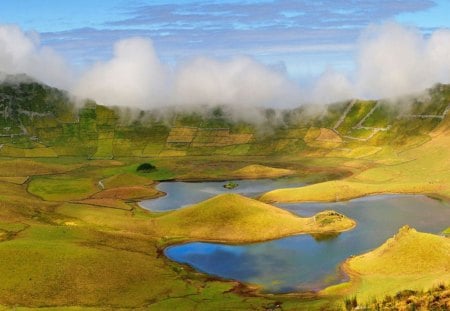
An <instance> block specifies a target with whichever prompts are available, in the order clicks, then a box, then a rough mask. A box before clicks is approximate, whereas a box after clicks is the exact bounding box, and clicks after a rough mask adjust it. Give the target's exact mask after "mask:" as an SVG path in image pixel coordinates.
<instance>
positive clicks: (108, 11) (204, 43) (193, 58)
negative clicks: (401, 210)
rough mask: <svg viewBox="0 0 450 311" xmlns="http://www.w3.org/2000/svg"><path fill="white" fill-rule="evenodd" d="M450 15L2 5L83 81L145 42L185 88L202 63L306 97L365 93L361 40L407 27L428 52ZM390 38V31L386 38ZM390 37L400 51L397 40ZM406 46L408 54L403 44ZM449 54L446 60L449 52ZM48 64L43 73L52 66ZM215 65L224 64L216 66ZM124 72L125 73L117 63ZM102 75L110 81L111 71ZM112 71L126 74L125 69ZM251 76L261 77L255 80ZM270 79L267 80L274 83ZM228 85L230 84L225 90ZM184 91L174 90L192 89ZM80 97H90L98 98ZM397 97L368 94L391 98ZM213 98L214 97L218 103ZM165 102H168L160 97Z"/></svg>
mask: <svg viewBox="0 0 450 311" xmlns="http://www.w3.org/2000/svg"><path fill="white" fill-rule="evenodd" d="M448 16H450V0H408V1H402V0H393V1H385V0H359V1H356V0H346V1H344V0H324V1H319V0H317V1H316V0H296V1H293V0H271V1H254V0H240V1H237V0H223V1H202V0H179V1H166V0H154V1H149V0H130V1H125V0H96V1H92V0H78V1H60V0H0V25H4V26H5V27H6V26H14V27H17V29H18V30H19V32H20V33H21V34H17V36H20V35H23V36H25V37H26V38H28V39H30V40H31V41H33V43H32V44H33V45H34V50H35V52H36V53H37V54H39V55H37V56H36V55H33V57H37V58H39V59H42V57H44V58H46V57H47V58H57V59H58V64H57V65H55V68H56V69H55V71H57V70H61V71H62V69H61V68H63V67H64V66H66V67H67V68H68V69H67V70H68V71H71V73H72V74H73V75H75V76H76V75H78V76H83V77H90V78H91V79H95V78H98V75H97V76H96V75H94V74H92V71H93V70H94V71H95V70H96V71H97V73H98V72H99V70H100V71H102V69H101V68H100V69H99V66H101V65H102V64H103V65H105V64H106V63H109V64H110V65H111V62H112V63H113V65H112V66H114V59H115V58H117V56H118V49H120V48H118V47H117V45H118V44H120V42H121V41H124V40H125V41H126V40H130V38H135V39H138V40H147V41H148V42H150V46H149V45H147V44H146V43H144V42H143V41H140V44H139V43H138V44H131V45H130V46H131V47H134V48H137V49H138V50H146V51H147V52H148V53H150V54H152V57H153V58H157V59H156V60H155V59H153V60H151V59H146V60H145V61H147V65H148V66H150V67H151V68H152V69H154V70H157V71H158V73H159V74H162V72H167V71H172V72H176V77H175V78H174V77H171V78H170V81H171V82H170V83H171V84H177V83H175V82H174V81H176V80H177V79H178V78H179V76H181V74H180V71H183V70H184V71H186V70H187V71H189V70H194V75H198V70H195V68H197V69H199V68H200V67H202V66H200V63H201V59H203V60H204V62H203V63H201V64H203V65H205V64H206V65H207V66H209V68H210V70H208V73H203V75H208V74H210V72H215V70H216V71H217V72H222V70H223V67H225V66H227V67H229V66H232V65H233V64H234V65H235V66H236V68H243V67H245V66H250V67H252V68H256V67H258V66H262V67H258V69H255V70H256V71H257V70H262V71H264V72H266V71H268V74H269V75H270V73H274V74H275V75H276V74H282V75H283V77H282V78H283V79H288V80H289V83H285V81H282V82H279V84H280V85H283V88H284V90H286V89H290V92H291V91H292V92H293V93H296V92H297V93H298V92H301V91H300V90H293V87H292V86H291V85H288V84H290V83H297V84H301V85H302V87H303V88H309V89H308V92H309V93H314V92H316V93H320V92H321V90H320V88H319V86H320V84H325V85H327V83H328V84H330V83H331V82H332V81H333V85H336V83H334V82H335V81H336V80H337V81H338V82H339V81H340V83H341V87H339V89H341V91H342V90H343V91H342V92H341V95H349V96H351V95H364V94H362V91H359V93H360V94H359V93H358V92H354V89H356V87H355V86H354V85H353V84H355V79H358V80H364V79H365V78H367V77H365V76H358V74H360V72H361V70H363V71H364V68H366V67H367V66H365V63H364V62H363V61H362V58H361V57H363V56H361V55H364V54H367V55H366V56H367V57H369V58H370V57H373V56H374V55H369V54H370V53H369V52H368V51H365V50H364V46H363V45H362V42H365V43H366V44H367V45H370V44H371V43H372V42H373V41H374V40H375V41H376V40H378V41H379V42H378V43H379V44H382V45H383V44H384V47H385V48H386V49H387V50H389V49H390V47H389V45H388V44H386V42H384V41H383V40H384V39H383V38H384V37H383V35H384V36H388V35H389V33H390V32H394V33H395V32H396V31H397V30H398V29H397V30H396V29H393V28H396V27H400V28H402V29H403V30H404V31H405V33H401V31H400V30H399V31H397V32H398V35H399V36H400V39H402V40H403V39H404V38H409V35H408V34H412V33H413V34H412V36H415V38H411V40H412V41H414V40H416V41H420V42H421V43H418V44H422V46H429V45H430V41H433V40H430V38H431V37H433V35H434V34H436V33H437V32H440V31H443V30H448V28H449V27H450V19H449V18H448ZM386 25H390V26H389V27H387V26H386ZM388 28H389V29H388ZM8 29H9V30H7V31H6V30H5V31H6V32H8V33H11V32H13V31H12V30H11V29H12V28H11V27H9V28H8ZM373 29H377V30H375V32H378V35H375V36H372V37H371V38H370V35H369V34H368V33H370V32H371V31H372V32H373V31H374V30H373ZM381 31H385V32H386V33H385V34H383V35H382V34H380V32H381ZM368 37H369V39H368ZM374 37H375V39H374ZM435 37H438V36H435ZM26 38H25V39H26ZM22 39H23V38H22ZM25 39H23V40H25ZM385 39H386V40H387V39H389V38H385ZM391 39H392V40H393V43H394V45H396V40H395V38H391ZM8 40H10V41H7V40H6V39H5V40H4V41H5V42H7V43H8V42H13V41H14V40H17V38H14V40H12V39H11V37H10V39H8ZM365 40H366V41H365ZM367 40H369V41H367ZM370 40H372V41H370ZM440 40H444V41H445V42H444V43H446V41H447V37H446V36H440ZM434 41H436V40H434ZM0 43H1V37H0ZM7 43H5V44H7ZM9 44H11V43H9ZM405 44H406V45H407V44H413V45H414V44H415V43H411V42H409V43H408V42H405ZM0 47H1V46H0ZM123 49H124V48H122V50H123ZM399 49H400V50H403V51H405V49H403V46H402V47H399ZM421 49H422V50H423V48H418V50H417V52H418V53H420V51H419V50H421ZM6 50H7V49H6ZM44 50H46V51H44ZM391 52H393V53H395V51H391ZM15 53H16V51H15ZM36 53H35V54H36ZM41 54H45V55H44V56H43V55H41ZM49 54H51V55H50V56H49ZM119 54H120V53H119ZM125 54H127V52H125V51H122V56H124V55H125ZM428 54H430V53H428ZM428 54H427V55H428ZM441 54H442V53H441ZM442 55H447V54H446V51H444V54H442ZM138 56H140V57H141V58H145V56H143V55H138ZM422 56H423V55H422ZM124 57H127V56H124ZM129 57H130V58H133V57H134V56H131V55H129ZM411 57H412V58H414V57H419V58H420V57H421V56H420V55H412V56H411ZM199 59H200V60H199ZM388 61H389V60H388ZM233 62H234V63H233ZM248 62H251V64H250V63H248ZM391 62H392V61H391ZM411 62H412V60H411ZM44 63H45V62H44ZM44 63H43V64H42V66H43V67H45V66H46V65H45V64H44ZM156 63H161V64H156ZM407 65H408V64H406V65H405V66H406V67H407ZM425 65H429V64H425ZM425 65H423V66H424V67H425ZM161 66H162V67H164V68H162V67H161ZM214 66H216V67H220V66H222V67H221V68H215V69H214ZM116 67H120V68H122V67H121V65H117V64H116ZM159 67H161V68H159ZM400 67H402V66H400ZM406 67H405V68H406ZM23 68H28V67H27V66H24V67H23ZM57 68H60V69H57ZM103 69H104V70H103V72H104V73H103V74H106V73H105V70H106V71H108V70H109V69H108V70H107V69H105V68H103ZM0 70H2V68H1V67H0ZM3 70H4V69H3ZM240 70H242V69H240ZM237 71H239V70H237ZM269 71H270V72H269ZM112 72H114V73H116V74H119V72H120V69H118V68H116V69H114V70H112ZM410 73H411V72H408V74H410ZM172 74H173V73H172ZM220 74H221V73H220ZM220 74H219V75H220ZM433 74H435V79H431V80H432V81H435V80H436V79H437V78H438V75H439V78H440V77H441V76H442V74H441V73H439V74H437V73H433ZM229 75H230V76H232V75H233V73H231V72H230V73H229ZM94 76H95V77H94ZM250 76H251V77H250V78H251V79H254V75H253V76H252V75H250ZM250 78H249V79H250ZM272 78H273V79H275V80H276V79H277V77H272ZM371 78H372V77H368V78H367V79H366V80H368V81H369V80H371ZM70 79H76V78H73V77H71V78H70ZM70 79H69V78H67V80H70ZM77 79H79V77H78V78H77ZM230 79H231V78H230ZM270 79H271V78H268V81H272V80H270ZM55 80H58V79H55ZM205 80H208V79H207V78H206V79H203V81H204V83H205ZM328 80H329V81H328ZM351 80H353V81H351ZM431 80H430V81H431ZM327 81H328V82H327ZM153 82H154V83H156V82H157V81H153ZM272 82H273V81H272ZM372 82H373V81H371V83H372ZM67 83H69V82H67ZM227 83H228V82H224V84H225V86H228V84H229V83H228V84H227ZM185 84H186V83H184V84H183V83H182V86H176V87H175V88H176V89H180V88H181V89H186V88H189V87H188V86H186V85H185ZM350 84H351V85H350ZM261 85H262V84H261ZM337 85H340V84H339V83H338V84H337ZM415 86H417V85H415ZM415 86H414V87H415ZM158 87H164V86H162V85H160V86H158ZM192 87H193V88H194V89H195V88H196V87H197V88H198V86H195V87H194V86H192ZM71 88H73V89H77V90H80V89H83V88H85V87H79V86H78V85H77V86H73V87H71ZM102 88H103V89H105V87H104V86H103V87H99V88H97V89H102ZM222 88H223V87H222ZM358 88H359V90H361V87H358ZM410 88H411V87H410ZM217 89H221V87H216V90H217ZM350 89H352V90H350ZM362 89H364V87H362ZM402 90H403V89H402ZM405 90H408V88H405ZM99 92H100V91H99ZM171 92H173V91H171ZM186 92H187V91H186ZM303 92H304V90H303ZM81 93H83V94H84V95H90V94H89V92H81ZM94 93H95V92H94ZM293 93H290V94H293ZM369 93H370V92H369ZM391 93H392V92H378V93H377V92H374V94H366V95H367V96H389V95H391ZM147 95H148V94H147ZM330 95H331V98H322V99H323V100H328V99H329V100H333V94H330ZM143 96H144V95H143ZM208 96H209V95H208ZM208 96H206V97H205V98H210V97H211V96H210V97H208ZM246 96H247V95H246ZM249 96H250V95H248V96H247V97H249ZM94 97H95V96H94ZM339 97H340V96H337V97H336V98H339ZM159 100H160V101H162V100H164V99H163V98H162V97H161V98H160V99H159ZM166 100H167V98H166ZM195 100H197V99H193V101H195ZM205 100H206V99H205ZM230 100H233V99H230Z"/></svg>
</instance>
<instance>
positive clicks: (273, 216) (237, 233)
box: [158, 194, 355, 243]
mask: <svg viewBox="0 0 450 311" xmlns="http://www.w3.org/2000/svg"><path fill="white" fill-rule="evenodd" d="M158 224H159V225H160V226H161V228H162V231H163V232H165V234H166V235H169V236H171V235H173V236H183V237H189V238H192V239H200V240H219V241H229V242H230V241H231V242H236V243H238V242H251V241H262V240H267V239H275V238H280V237H283V236H288V235H293V234H301V233H326V232H338V231H345V230H348V229H351V228H353V227H354V226H355V222H354V221H353V220H351V219H349V218H347V217H345V216H343V215H341V214H339V213H336V212H333V211H324V212H321V213H318V214H317V215H315V216H314V217H310V218H302V217H298V216H296V215H294V214H291V213H290V212H287V211H285V210H283V209H280V208H277V207H275V206H272V205H269V204H265V203H262V202H259V201H256V200H253V199H249V198H246V197H243V196H241V195H238V194H222V195H218V196H216V197H213V198H211V199H209V200H206V201H203V202H200V203H198V204H195V205H192V206H189V207H185V208H182V209H179V210H176V211H174V212H171V213H169V214H167V215H165V216H162V217H160V218H158Z"/></svg>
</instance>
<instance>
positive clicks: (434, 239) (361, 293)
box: [324, 226, 450, 301]
mask: <svg viewBox="0 0 450 311" xmlns="http://www.w3.org/2000/svg"><path fill="white" fill-rule="evenodd" d="M343 267H344V270H345V271H347V272H348V273H349V275H350V276H351V281H350V282H349V284H344V285H342V284H341V285H338V286H333V287H330V288H328V289H326V290H325V291H324V293H327V294H332V293H334V292H338V293H339V292H344V293H346V294H348V295H349V296H352V295H357V296H358V301H368V300H369V299H372V298H377V299H380V298H383V297H384V296H385V295H393V294H396V293H397V292H398V291H401V290H406V289H409V290H423V289H429V288H431V287H433V286H436V285H438V284H440V283H444V282H447V281H448V280H449V279H450V271H449V270H448V267H450V239H448V238H445V237H441V236H436V235H433V234H428V233H421V232H417V231H416V230H414V229H411V228H409V227H407V226H405V227H403V228H401V229H400V230H399V232H398V233H397V234H396V235H395V236H394V237H393V238H391V239H388V240H387V241H386V242H385V243H384V244H383V245H381V246H380V247H378V248H377V249H375V250H373V251H371V252H369V253H366V254H363V255H360V256H356V257H352V258H350V259H348V260H347V261H346V262H345V263H344V266H343Z"/></svg>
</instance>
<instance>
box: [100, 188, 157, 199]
mask: <svg viewBox="0 0 450 311" xmlns="http://www.w3.org/2000/svg"><path fill="white" fill-rule="evenodd" d="M161 195H162V193H161V192H160V191H158V190H156V189H154V188H150V187H143V186H132V187H118V188H111V189H106V190H103V191H101V192H98V193H96V194H95V195H93V196H92V198H94V199H121V200H132V199H143V198H156V197H159V196H161Z"/></svg>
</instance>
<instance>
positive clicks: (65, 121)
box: [0, 76, 450, 159]
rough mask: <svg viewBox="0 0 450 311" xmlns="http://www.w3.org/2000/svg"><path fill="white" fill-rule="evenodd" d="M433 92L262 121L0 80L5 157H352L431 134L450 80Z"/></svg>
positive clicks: (223, 111) (266, 113) (0, 138)
mask: <svg viewBox="0 0 450 311" xmlns="http://www.w3.org/2000/svg"><path fill="white" fill-rule="evenodd" d="M428 93H429V96H422V97H417V98H405V99H403V102H402V103H400V104H399V105H396V104H395V103H394V104H393V103H388V102H387V101H362V100H353V101H350V102H346V103H338V104H333V105H328V106H323V107H319V108H318V107H314V109H310V108H312V107H309V108H308V106H303V107H302V108H299V109H293V110H284V111H274V110H272V109H267V110H261V111H260V113H259V114H260V115H261V117H262V121H261V122H260V123H259V124H250V123H246V122H243V121H236V120H234V119H233V118H232V117H230V113H229V111H228V110H227V108H226V107H209V108H208V107H203V109H202V113H199V112H186V111H183V112H179V111H176V110H173V109H172V110H170V109H168V110H164V111H161V110H158V111H157V110H152V111H137V110H136V111H132V110H124V109H119V108H111V107H105V106H100V105H97V104H96V103H95V102H93V101H85V102H83V103H81V104H76V103H75V102H74V101H73V100H72V99H71V97H70V96H69V94H67V93H66V92H64V91H61V90H58V89H55V88H51V87H48V86H46V85H43V84H41V83H39V82H36V81H34V80H32V79H31V78H27V77H24V76H8V78H7V79H5V81H3V82H2V83H1V84H0V144H1V146H2V147H1V149H0V156H11V157H58V156H81V157H86V158H89V159H112V158H117V157H173V156H200V155H225V156H256V155H286V154H293V155H297V154H299V153H302V154H309V153H314V154H317V153H319V154H321V155H324V156H327V155H328V154H329V156H336V155H338V156H343V157H350V158H351V157H354V155H352V153H351V152H350V151H351V150H353V149H355V148H357V147H361V146H385V145H391V146H394V148H396V149H398V150H401V149H402V147H403V146H409V145H411V144H416V143H418V142H421V141H422V142H423V141H426V139H427V137H428V133H429V132H430V131H431V130H432V129H433V128H435V127H436V126H438V125H439V124H440V123H441V122H442V120H443V119H444V117H445V116H446V114H447V111H448V103H449V102H450V86H448V85H436V86H435V87H433V88H432V89H430V90H429V92H428ZM405 102H407V103H405ZM311 111H315V112H314V113H312V112H311ZM311 129H316V130H315V131H316V132H314V131H313V132H311ZM318 129H329V130H332V131H334V132H335V133H336V135H337V136H338V137H339V141H338V142H337V141H336V139H334V140H333V139H331V140H332V142H330V141H329V140H330V138H329V135H325V136H324V135H321V134H320V131H319V130H318ZM322 132H323V131H322ZM314 133H316V134H314ZM336 149H337V150H340V151H339V152H338V154H336Z"/></svg>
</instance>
